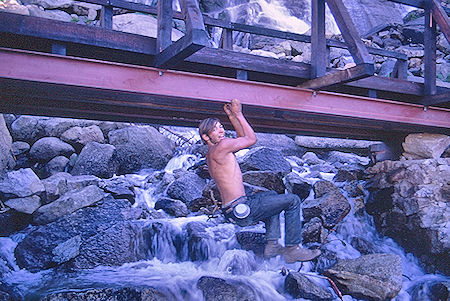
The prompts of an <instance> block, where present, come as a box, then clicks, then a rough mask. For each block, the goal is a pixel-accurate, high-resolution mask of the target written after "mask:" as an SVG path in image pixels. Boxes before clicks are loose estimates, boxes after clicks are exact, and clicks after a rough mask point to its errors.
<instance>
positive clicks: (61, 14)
mask: <svg viewBox="0 0 450 301" xmlns="http://www.w3.org/2000/svg"><path fill="white" fill-rule="evenodd" d="M27 8H28V11H29V12H30V16H33V17H39V18H47V19H52V20H59V21H63V22H71V21H72V16H70V15H69V14H68V13H66V12H65V11H62V10H56V9H55V10H54V9H48V10H44V9H42V7H39V6H37V5H27Z"/></svg>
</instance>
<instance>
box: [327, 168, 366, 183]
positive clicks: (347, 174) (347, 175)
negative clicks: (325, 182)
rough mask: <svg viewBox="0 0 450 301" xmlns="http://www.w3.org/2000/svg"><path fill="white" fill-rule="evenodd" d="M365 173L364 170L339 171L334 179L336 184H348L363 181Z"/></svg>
mask: <svg viewBox="0 0 450 301" xmlns="http://www.w3.org/2000/svg"><path fill="white" fill-rule="evenodd" d="M363 175H364V171H363V170H362V169H356V168H349V169H339V170H338V172H337V174H336V175H335V176H334V177H333V181H334V182H346V181H355V180H360V179H362V177H363Z"/></svg>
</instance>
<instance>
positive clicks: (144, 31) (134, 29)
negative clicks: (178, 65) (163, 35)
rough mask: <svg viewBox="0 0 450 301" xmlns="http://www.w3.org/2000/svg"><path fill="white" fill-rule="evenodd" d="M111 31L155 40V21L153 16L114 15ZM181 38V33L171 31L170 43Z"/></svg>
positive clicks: (136, 14) (137, 14) (134, 14)
mask: <svg viewBox="0 0 450 301" xmlns="http://www.w3.org/2000/svg"><path fill="white" fill-rule="evenodd" d="M113 29H114V30H118V31H124V32H129V33H135V34H139V35H143V36H148V37H153V38H156V32H157V20H156V18H155V17H153V16H150V15H143V14H139V13H128V14H121V15H115V16H114V17H113ZM182 36H183V33H182V32H180V31H179V30H176V29H172V41H176V40H178V39H179V38H181V37H182Z"/></svg>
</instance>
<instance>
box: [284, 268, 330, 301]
mask: <svg viewBox="0 0 450 301" xmlns="http://www.w3.org/2000/svg"><path fill="white" fill-rule="evenodd" d="M284 289H285V291H286V292H288V293H289V294H290V295H291V296H292V297H294V298H296V299H297V298H302V299H307V300H317V301H331V300H333V295H332V294H331V293H330V292H329V291H327V290H326V289H325V288H323V287H321V286H319V285H317V284H316V282H314V281H311V280H310V279H309V278H308V277H306V276H305V275H303V274H302V273H299V272H290V273H289V274H288V275H287V277H286V279H285V280H284Z"/></svg>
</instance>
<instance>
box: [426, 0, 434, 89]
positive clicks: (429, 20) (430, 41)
mask: <svg viewBox="0 0 450 301" xmlns="http://www.w3.org/2000/svg"><path fill="white" fill-rule="evenodd" d="M423 44H424V46H425V54H424V56H425V62H424V65H425V66H424V68H425V71H424V80H425V84H424V95H425V96H426V95H434V94H436V22H435V21H434V18H433V15H432V3H431V1H430V0H428V1H425V32H424V43H423Z"/></svg>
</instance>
